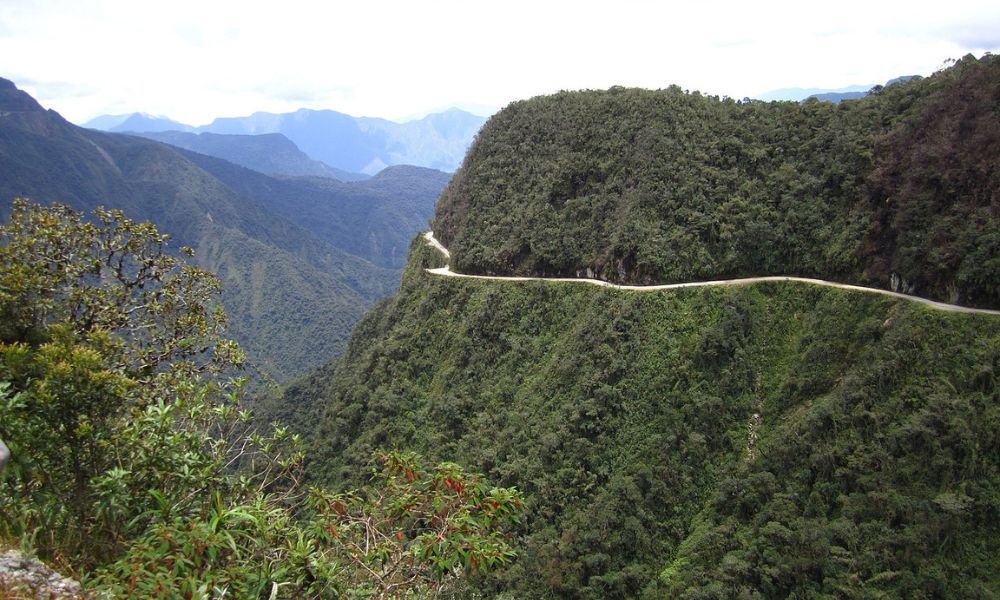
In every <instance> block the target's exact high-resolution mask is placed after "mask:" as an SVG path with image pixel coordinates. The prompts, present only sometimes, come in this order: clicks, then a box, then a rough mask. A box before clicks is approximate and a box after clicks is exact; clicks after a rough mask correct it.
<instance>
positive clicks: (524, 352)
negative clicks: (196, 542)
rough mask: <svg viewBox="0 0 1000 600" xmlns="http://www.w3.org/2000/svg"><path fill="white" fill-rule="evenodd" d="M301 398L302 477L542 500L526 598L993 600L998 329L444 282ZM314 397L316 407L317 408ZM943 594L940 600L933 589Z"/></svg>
mask: <svg viewBox="0 0 1000 600" xmlns="http://www.w3.org/2000/svg"><path fill="white" fill-rule="evenodd" d="M440 261H441V257H440V255H439V254H437V251H436V250H433V249H431V248H429V247H426V246H424V243H423V240H419V241H417V242H415V246H414V248H413V250H412V251H411V264H410V267H409V270H408V272H407V275H406V276H405V277H404V282H403V286H402V289H401V293H400V295H399V296H398V297H397V298H395V299H392V300H390V301H387V302H386V303H384V304H383V305H381V306H380V307H379V308H377V309H376V310H374V311H372V312H371V313H370V314H369V315H368V316H367V317H366V318H365V319H364V320H363V321H362V322H361V324H360V325H359V326H358V328H357V329H356V330H355V333H354V336H353V338H352V342H351V345H350V347H349V350H348V353H347V354H346V355H345V357H344V358H343V359H342V360H341V361H340V362H339V364H337V365H336V366H335V367H331V368H328V369H324V370H322V371H320V372H318V373H317V374H314V375H313V376H312V377H311V378H309V379H307V380H305V381H303V382H299V383H298V384H296V385H295V386H293V388H292V389H291V390H290V392H289V394H288V395H287V396H286V402H287V406H288V407H289V410H290V411H292V410H293V407H297V409H298V410H299V411H300V413H299V420H298V421H297V423H298V424H299V425H298V426H302V425H303V424H305V425H306V426H309V425H310V424H311V423H313V422H316V421H319V422H320V426H319V428H318V429H317V430H316V431H315V433H314V434H313V441H312V444H311V452H310V453H309V459H308V460H309V466H308V470H309V471H310V472H311V473H312V474H313V476H315V477H317V478H318V479H319V480H320V481H323V482H325V483H328V484H331V485H334V486H335V487H336V486H350V485H353V484H354V482H356V481H357V472H358V467H359V466H360V465H362V464H364V461H365V460H366V457H367V456H368V455H369V454H370V452H371V451H372V449H377V448H383V447H393V448H401V449H410V450H415V451H419V452H422V453H425V454H427V455H428V456H429V457H431V458H437V457H454V459H455V460H458V461H460V462H462V463H463V464H468V465H470V466H471V467H473V468H475V469H477V470H481V471H482V472H484V473H485V474H487V475H488V476H489V477H491V478H492V479H495V480H496V481H498V482H500V483H501V484H503V485H515V484H516V485H517V486H518V488H519V489H521V490H523V491H524V493H525V496H526V506H527V515H528V522H527V524H526V526H525V528H524V534H525V541H524V544H523V546H522V548H521V551H522V558H521V560H519V561H518V562H517V563H515V564H514V565H513V566H511V567H510V568H509V569H507V570H505V571H504V572H502V573H501V574H500V575H499V576H498V577H497V578H495V579H493V580H491V581H489V582H486V583H484V586H485V587H484V590H485V591H489V592H490V593H498V592H501V591H506V592H508V593H510V594H512V595H513V596H514V597H519V598H547V597H566V598H608V597H637V596H641V595H643V594H646V595H648V597H664V596H668V597H686V598H733V597H739V596H740V595H741V594H742V595H744V596H746V597H788V596H794V597H805V596H813V597H823V598H833V597H843V595H844V594H847V595H848V596H852V595H857V596H858V597H868V596H873V595H874V596H877V595H879V594H885V595H886V596H887V597H915V596H920V595H921V594H924V593H930V594H932V595H937V596H938V597H954V598H962V597H977V596H982V595H983V594H987V595H988V593H989V592H990V590H997V589H998V586H1000V580H998V579H997V573H1000V571H998V570H997V568H996V567H997V563H996V561H997V557H998V556H1000V537H998V534H1000V530H998V529H997V523H1000V521H998V520H997V518H998V517H1000V503H998V498H1000V496H998V495H997V482H998V481H1000V452H998V450H997V449H998V448H1000V439H998V438H997V432H998V431H1000V429H998V427H1000V420H998V419H1000V409H998V407H1000V396H998V393H1000V386H998V383H1000V379H998V376H1000V362H998V361H1000V350H998V349H1000V320H998V319H997V318H996V317H994V316H987V315H982V316H980V315H962V314H952V313H944V312H941V311H937V310H934V309H931V308H927V307H923V306H920V305H917V304H915V303H910V302H906V301H903V300H896V299H889V298H883V297H879V296H876V295H872V294H865V293H859V292H849V291H843V290H837V289H829V288H821V287H815V286H810V285H807V284H801V283H796V284H792V283H767V284H758V285H754V286H746V287H717V288H700V289H687V290H672V291H664V292H650V293H636V292H629V291H627V290H607V289H601V288H596V287H592V286H576V285H572V284H567V283H548V282H524V283H512V282H496V281H475V280H467V279H455V278H447V277H439V276H435V275H433V274H430V273H426V272H424V271H423V270H422V267H425V266H437V265H438V264H439V263H440ZM310 406H311V408H309V407H310ZM928 590H932V591H930V592H928Z"/></svg>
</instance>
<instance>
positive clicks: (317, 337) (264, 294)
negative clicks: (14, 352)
mask: <svg viewBox="0 0 1000 600" xmlns="http://www.w3.org/2000/svg"><path fill="white" fill-rule="evenodd" d="M0 84H2V86H0V217H4V218H5V217H6V215H7V214H8V212H9V210H10V207H11V204H10V202H11V200H12V199H13V198H14V197H16V196H25V197H29V198H30V199H31V200H33V201H35V202H39V203H49V202H53V201H59V202H64V203H67V204H70V205H72V206H74V207H76V208H78V209H80V210H89V209H91V208H93V207H95V206H98V205H104V206H107V207H114V208H121V209H123V210H124V211H125V213H126V214H127V215H128V216H129V217H131V218H133V219H136V220H147V219H148V220H150V221H152V222H153V223H155V224H156V225H157V226H158V227H159V228H160V229H161V230H162V231H164V232H168V233H170V234H171V235H172V236H173V238H174V242H175V243H174V245H173V247H174V248H179V247H180V246H181V245H189V246H192V247H194V248H195V250H196V254H195V260H196V261H197V262H198V264H199V265H200V266H203V267H205V268H208V269H211V270H213V271H216V272H217V273H218V274H219V277H220V278H221V279H222V282H223V286H224V292H223V303H224V304H225V307H226V310H227V313H228V315H229V318H230V321H231V324H232V333H233V334H234V336H235V337H236V338H237V339H238V340H239V341H240V342H241V343H242V344H243V345H244V346H245V347H246V349H247V350H248V351H249V352H250V354H251V356H252V357H253V358H254V359H255V361H257V362H258V363H259V364H261V365H262V366H263V368H264V370H265V371H266V372H269V373H270V374H271V375H273V376H275V377H279V378H282V377H286V376H288V375H291V374H296V373H302V372H305V371H306V370H308V369H309V368H310V367H311V366H314V365H318V364H322V363H323V362H325V361H327V360H329V358H330V357H332V356H334V355H335V354H336V353H338V352H339V351H340V350H341V349H342V348H343V345H344V343H345V341H346V339H347V337H348V335H349V333H350V328H351V327H352V326H353V324H354V323H355V322H356V321H357V319H359V318H360V317H361V314H362V313H363V311H364V309H365V308H366V307H367V306H369V305H370V304H371V303H372V302H373V301H375V300H376V299H378V298H381V297H383V296H385V295H386V294H388V293H391V291H392V290H393V289H395V286H396V281H398V271H395V270H390V269H384V268H381V267H378V266H376V265H374V264H372V263H370V262H368V261H366V260H363V259H361V258H359V257H357V256H353V255H351V254H348V253H346V252H344V251H342V250H339V249H337V248H335V247H333V246H331V245H330V244H328V243H326V242H324V241H322V240H321V239H319V238H318V237H317V236H315V235H313V234H311V233H310V232H309V231H307V230H305V229H302V228H301V227H298V226H296V225H294V224H292V223H290V222H289V221H287V220H285V219H281V218H279V217H278V216H277V215H275V214H274V213H272V212H270V211H268V210H267V209H266V208H265V207H263V206H262V205H261V204H260V203H259V202H256V201H254V200H252V199H250V198H248V197H247V196H245V195H242V194H239V193H237V192H236V191H234V190H232V189H231V188H230V187H228V186H226V185H225V184H224V183H223V182H222V181H220V180H219V179H217V178H215V177H213V176H212V175H210V174H209V173H207V172H206V171H205V170H203V169H201V168H199V167H198V166H197V165H195V164H194V163H192V162H190V161H189V160H186V159H185V158H184V157H182V156H181V155H180V154H178V153H177V151H175V150H174V149H171V148H170V147H168V146H165V145H163V144H159V143H156V142H152V141H148V140H144V139H141V138H136V137H132V136H126V135H121V134H109V133H102V132H97V131H91V130H87V129H82V128H79V127H76V126H74V125H72V124H70V123H68V122H66V121H65V120H64V119H62V118H61V117H60V116H59V115H58V114H57V113H55V112H53V111H45V110H44V109H43V108H42V107H41V106H39V105H38V104H37V102H35V101H34V100H33V99H31V97H30V96H28V95H27V94H25V93H24V92H21V91H20V90H17V89H16V88H15V87H14V85H13V84H12V83H10V82H8V81H6V80H3V81H2V82H0Z"/></svg>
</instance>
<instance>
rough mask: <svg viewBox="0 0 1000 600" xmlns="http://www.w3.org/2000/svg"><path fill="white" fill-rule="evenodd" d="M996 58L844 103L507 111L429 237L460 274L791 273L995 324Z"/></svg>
mask: <svg viewBox="0 0 1000 600" xmlns="http://www.w3.org/2000/svg"><path fill="white" fill-rule="evenodd" d="M998 190H1000V57H997V56H990V55H986V56H984V57H983V58H981V59H979V60H977V59H976V58H974V57H972V56H971V55H970V56H968V57H966V58H964V59H962V60H960V61H958V62H957V64H955V65H954V66H952V67H951V68H948V69H945V70H943V71H941V72H939V73H936V74H935V75H933V76H932V77H928V78H926V79H917V80H910V81H908V82H905V83H899V84H895V85H892V86H890V87H887V88H885V89H880V90H875V93H872V94H870V95H868V96H867V97H865V98H863V99H860V100H854V101H845V102H841V103H840V104H832V103H824V102H818V101H807V102H805V103H802V104H797V103H791V102H760V101H748V100H744V101H737V100H733V99H731V98H722V99H720V98H717V97H708V96H702V95H700V94H698V93H697V92H694V93H687V92H684V91H682V90H681V89H680V88H678V87H676V86H674V87H671V88H669V89H666V90H659V91H649V90H638V89H624V88H613V89H610V90H607V91H592V92H563V93H559V94H555V95H552V96H545V97H539V98H534V99H531V100H526V101H521V102H515V103H513V104H511V105H510V106H508V107H507V108H506V109H504V110H503V111H501V112H500V113H498V114H497V115H496V116H494V117H493V118H492V119H491V120H490V121H489V122H488V123H487V124H486V125H485V126H484V127H483V129H482V131H481V132H480V134H479V136H478V138H477V140H476V143H475V144H474V145H473V147H472V148H471V149H470V150H469V153H468V155H467V156H466V160H465V163H464V164H463V166H462V168H461V169H460V170H459V172H458V173H457V174H456V176H455V178H454V179H453V180H452V182H451V184H450V185H449V186H448V188H447V189H446V190H445V192H444V194H443V196H442V198H441V201H440V203H439V204H438V212H437V217H436V219H435V224H434V230H435V233H436V235H437V236H438V238H439V239H440V240H441V241H442V242H443V243H444V244H445V245H446V246H447V247H448V248H449V249H450V250H451V252H452V253H453V255H454V256H455V259H454V260H455V264H454V265H453V267H455V268H456V270H458V271H461V272H475V273H500V274H549V275H564V276H574V275H577V274H584V273H587V272H592V273H593V274H594V275H595V276H596V277H598V278H602V279H606V280H610V281H616V282H632V283H671V282H679V281H694V280H708V279H717V278H728V277H737V276H750V275H770V274H784V275H801V276H818V277H823V278H827V279H835V280H841V281H850V282H857V283H863V284H870V285H876V286H878V287H883V288H889V287H894V288H897V289H900V290H904V291H908V292H913V293H917V294H919V295H923V296H928V297H933V298H936V299H942V300H950V301H952V302H960V303H964V304H968V305H970V306H991V307H997V306H1000V209H998V206H1000V198H998Z"/></svg>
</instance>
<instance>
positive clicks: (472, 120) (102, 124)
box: [84, 108, 486, 175]
mask: <svg viewBox="0 0 1000 600" xmlns="http://www.w3.org/2000/svg"><path fill="white" fill-rule="evenodd" d="M485 120H486V119H485V118H483V117H479V116H476V115H473V114H471V113H468V112H465V111H463V110H460V109H457V108H453V109H449V110H446V111H444V112H441V113H434V114H430V115H427V116H425V117H423V118H421V119H416V120H413V121H408V122H406V123H396V122H393V121H389V120H386V119H378V118H369V117H352V116H350V115H346V114H343V113H339V112H336V111H333V110H310V109H301V110H298V111H295V112H292V113H266V112H257V113H254V114H252V115H249V116H246V117H225V118H218V119H215V120H214V121H213V122H212V123H210V124H208V125H204V126H202V127H191V126H188V125H184V124H181V123H176V122H174V121H170V120H169V119H165V118H161V117H150V116H148V115H144V114H141V113H135V114H133V115H118V116H107V115H105V116H101V117H97V118H95V119H93V120H91V121H89V122H87V123H85V124H84V126H85V127H90V128H94V129H103V130H108V131H114V132H132V133H162V132H165V131H180V132H186V133H213V134H227V135H260V134H273V133H280V134H283V135H284V136H285V137H287V138H288V139H289V140H291V141H292V142H293V143H294V144H295V145H296V146H297V147H298V148H299V149H301V150H302V151H303V152H305V153H306V154H307V155H308V156H309V157H310V158H312V159H313V160H317V161H321V162H323V163H325V164H326V165H327V166H329V167H333V168H334V169H339V170H341V171H346V172H348V173H364V174H366V175H374V174H375V173H377V172H379V171H380V170H382V169H383V168H385V167H387V166H390V165H398V164H409V165H415V166H422V167H428V168H432V169H438V170H441V171H448V172H451V171H454V170H455V169H457V168H458V166H459V165H460V164H461V162H462V158H463V157H464V156H465V151H466V149H467V148H468V146H469V144H471V143H472V139H473V137H474V136H475V135H476V132H477V131H479V128H480V127H481V126H482V124H483V123H484V122H485ZM175 139H176V140H188V142H187V143H189V144H190V143H192V142H190V139H191V138H182V137H180V136H176V137H175ZM202 143H207V142H202ZM192 149H194V148H192Z"/></svg>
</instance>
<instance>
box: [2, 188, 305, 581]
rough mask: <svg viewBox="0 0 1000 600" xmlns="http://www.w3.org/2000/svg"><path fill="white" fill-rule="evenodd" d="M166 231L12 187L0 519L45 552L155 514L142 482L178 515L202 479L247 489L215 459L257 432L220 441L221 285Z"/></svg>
mask: <svg viewBox="0 0 1000 600" xmlns="http://www.w3.org/2000/svg"><path fill="white" fill-rule="evenodd" d="M168 240H169V238H168V236H166V235H162V234H160V233H159V232H158V231H157V230H156V228H155V227H154V226H153V225H152V224H150V223H136V222H134V221H131V220H130V219H128V218H126V217H125V216H124V214H122V212H121V211H116V210H110V211H109V210H104V209H97V210H96V211H95V212H94V220H93V221H88V220H85V219H84V218H83V217H82V216H81V215H79V214H78V213H76V212H75V211H73V210H72V209H71V208H69V207H66V206H62V205H54V206H52V207H48V208H46V207H40V206H37V205H31V204H29V203H28V202H27V201H25V200H21V199H19V200H15V202H14V207H13V212H12V216H11V220H10V223H9V224H7V225H4V226H3V227H0V241H2V245H0V382H2V383H0V438H2V439H4V440H5V441H6V442H7V444H8V445H9V446H10V449H11V453H12V455H13V461H12V462H13V468H12V469H10V470H9V471H10V473H8V474H7V476H8V485H6V486H5V487H3V488H2V490H0V495H2V496H3V498H2V506H3V508H0V525H2V527H3V529H4V530H5V531H6V533H7V534H8V535H19V536H27V537H29V538H31V539H33V541H34V543H35V544H37V546H38V549H39V551H40V552H42V554H43V555H47V556H49V557H50V558H54V559H61V560H64V561H66V562H68V563H70V564H73V565H75V566H83V567H86V566H88V565H91V566H92V565H94V564H99V563H100V562H102V561H104V560H106V559H108V558H110V557H113V556H116V555H117V554H118V553H120V552H121V551H122V549H123V548H124V545H125V542H126V540H128V539H130V538H131V537H132V536H134V535H135V534H136V533H137V532H140V531H142V530H143V528H144V527H145V526H146V525H148V523H149V522H150V521H151V519H152V518H153V516H152V515H147V516H146V517H142V515H145V514H146V513H147V509H148V507H149V505H150V502H151V496H150V494H154V493H155V494H159V495H160V496H161V498H162V501H163V502H166V503H167V504H169V505H170V507H171V511H172V512H174V513H177V512H180V513H183V512H184V511H197V510H200V508H199V503H202V502H203V500H202V498H201V497H200V495H199V494H198V493H197V492H201V491H204V490H206V489H210V488H212V487H213V486H224V487H228V488H229V489H228V492H229V493H230V494H232V495H233V496H234V497H240V496H241V495H242V496H244V497H246V495H247V494H249V493H250V492H251V491H252V490H253V489H254V488H253V487H251V486H249V485H248V486H245V489H244V490H240V491H236V490H235V489H234V486H232V485H231V482H229V480H228V478H229V475H228V473H227V469H229V468H230V467H231V466H232V465H233V464H235V463H237V462H240V461H247V460H251V457H255V456H256V457H257V459H259V460H265V457H264V456H263V455H262V454H260V453H261V452H263V451H264V450H265V447H266V443H265V442H264V441H263V440H264V438H260V443H258V444H256V445H254V444H243V445H241V446H237V447H235V448H234V447H233V446H232V445H231V444H230V443H229V442H230V441H232V440H235V439H240V436H241V435H242V432H245V431H246V429H247V428H248V425H247V423H248V415H246V414H243V413H241V412H240V411H239V410H238V407H237V406H236V399H237V398H238V395H239V388H240V382H239V380H234V379H226V378H224V374H225V372H226V370H227V369H233V368H236V367H239V366H240V365H241V363H242V353H241V352H240V350H239V348H238V347H237V346H236V345H235V344H234V343H233V342H230V341H228V340H225V339H224V338H222V337H221V333H222V331H223V329H224V327H225V316H224V314H223V312H222V310H221V308H219V306H218V304H217V302H216V299H215V296H216V294H217V293H218V291H219V282H218V280H217V279H216V278H215V276H214V275H212V274H210V273H208V272H206V271H203V270H200V269H197V268H195V267H193V266H190V265H188V264H186V263H185V262H184V261H183V260H182V259H181V258H179V257H177V256H173V255H171V254H168V253H167V252H166V248H167V244H168ZM179 250H180V253H181V254H182V255H184V254H186V255H190V254H191V251H190V249H186V248H180V249H179ZM266 449H267V450H269V451H270V450H273V449H272V448H266ZM298 461H301V455H300V453H297V452H296V451H294V450H288V451H286V452H285V453H284V454H282V453H278V452H275V453H274V455H272V456H267V457H266V460H265V462H268V463H273V465H272V467H273V468H272V467H268V468H266V469H263V470H260V471H258V472H257V476H255V477H253V478H251V479H253V480H254V484H255V485H264V482H268V481H269V483H267V484H266V485H264V487H266V486H267V485H271V484H272V483H273V481H272V480H273V479H274V477H275V474H276V473H281V474H282V475H281V476H285V475H289V474H291V473H292V472H293V471H294V470H295V469H297V463H298Z"/></svg>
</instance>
